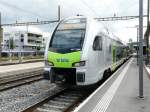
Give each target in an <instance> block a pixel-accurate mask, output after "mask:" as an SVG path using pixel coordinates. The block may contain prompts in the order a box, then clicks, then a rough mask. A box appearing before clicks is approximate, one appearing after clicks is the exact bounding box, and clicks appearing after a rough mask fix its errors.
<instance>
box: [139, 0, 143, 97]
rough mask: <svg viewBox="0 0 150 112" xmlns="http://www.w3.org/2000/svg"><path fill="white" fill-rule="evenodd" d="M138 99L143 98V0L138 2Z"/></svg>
mask: <svg viewBox="0 0 150 112" xmlns="http://www.w3.org/2000/svg"><path fill="white" fill-rule="evenodd" d="M139 98H144V96H143V0H139Z"/></svg>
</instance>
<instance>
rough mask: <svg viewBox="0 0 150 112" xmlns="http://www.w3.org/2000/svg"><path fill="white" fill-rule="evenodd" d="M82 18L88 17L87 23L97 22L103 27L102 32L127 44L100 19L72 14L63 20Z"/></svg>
mask: <svg viewBox="0 0 150 112" xmlns="http://www.w3.org/2000/svg"><path fill="white" fill-rule="evenodd" d="M82 18H83V19H84V18H85V19H87V22H88V23H87V24H89V22H91V21H94V22H97V25H99V28H101V29H103V30H102V32H105V34H107V35H108V36H109V37H110V38H112V39H113V40H115V41H117V42H118V43H120V44H123V45H125V44H124V43H123V42H122V41H121V39H120V38H119V37H118V36H116V35H114V33H112V32H110V30H109V28H108V27H107V26H106V25H105V23H103V22H101V21H98V20H96V19H94V18H93V17H89V16H83V15H79V16H72V17H68V18H65V19H63V20H62V21H66V20H69V19H82Z"/></svg>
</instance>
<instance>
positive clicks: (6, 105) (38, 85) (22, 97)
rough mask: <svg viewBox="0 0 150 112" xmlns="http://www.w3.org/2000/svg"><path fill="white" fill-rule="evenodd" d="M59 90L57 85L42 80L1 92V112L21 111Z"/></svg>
mask: <svg viewBox="0 0 150 112" xmlns="http://www.w3.org/2000/svg"><path fill="white" fill-rule="evenodd" d="M57 91H59V88H58V87H57V86H56V85H54V84H50V82H49V81H46V80H42V81H38V82H35V83H31V84H27V85H22V86H19V87H16V88H13V89H9V90H7V91H3V92H0V112H21V111H23V110H24V109H26V108H28V107H30V106H32V105H35V104H36V103H38V102H40V101H43V99H46V98H48V97H49V96H51V95H53V94H55V93H56V92H57Z"/></svg>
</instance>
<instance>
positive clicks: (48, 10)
mask: <svg viewBox="0 0 150 112" xmlns="http://www.w3.org/2000/svg"><path fill="white" fill-rule="evenodd" d="M138 2H139V0H0V12H1V13H2V23H13V22H15V21H16V20H17V21H18V22H24V21H36V19H37V18H38V19H39V20H56V19H57V12H58V9H57V7H58V5H61V17H62V18H65V17H69V16H74V15H77V14H83V15H86V16H93V17H108V16H114V14H116V16H127V15H129V16H134V15H138V10H139V8H138V6H139V5H138ZM146 8H147V0H144V14H146V11H147V9H146ZM108 24H109V25H108V27H109V29H110V31H111V32H113V33H114V34H116V35H117V36H119V37H120V38H121V39H122V40H123V41H125V42H128V40H129V38H132V39H133V40H134V41H135V40H136V34H137V33H136V29H135V28H129V27H134V26H135V25H137V24H138V19H136V20H130V21H115V22H108ZM144 24H145V25H146V19H145V20H144ZM54 27H55V24H51V25H43V26H38V27H37V26H30V27H29V28H30V29H31V30H36V31H41V32H52V30H53V29H54ZM14 29H16V28H14V27H11V28H5V31H9V30H14ZM17 29H18V28H17ZM19 29H24V30H26V27H21V28H20V27H19ZM144 31H145V30H144Z"/></svg>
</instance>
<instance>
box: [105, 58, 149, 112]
mask: <svg viewBox="0 0 150 112" xmlns="http://www.w3.org/2000/svg"><path fill="white" fill-rule="evenodd" d="M138 92H139V72H138V66H137V64H136V59H134V60H133V62H132V64H131V66H130V68H129V69H128V72H127V73H126V75H125V77H124V79H123V81H122V83H121V84H120V87H119V88H118V90H117V92H116V94H115V96H114V98H113V99H112V101H111V103H110V105H109V107H108V109H107V112H150V80H149V78H148V76H147V74H146V72H145V71H144V99H139V98H138V95H139V94H138Z"/></svg>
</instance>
